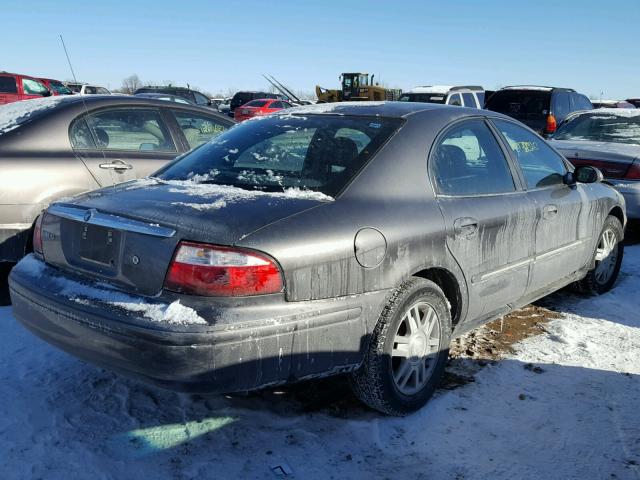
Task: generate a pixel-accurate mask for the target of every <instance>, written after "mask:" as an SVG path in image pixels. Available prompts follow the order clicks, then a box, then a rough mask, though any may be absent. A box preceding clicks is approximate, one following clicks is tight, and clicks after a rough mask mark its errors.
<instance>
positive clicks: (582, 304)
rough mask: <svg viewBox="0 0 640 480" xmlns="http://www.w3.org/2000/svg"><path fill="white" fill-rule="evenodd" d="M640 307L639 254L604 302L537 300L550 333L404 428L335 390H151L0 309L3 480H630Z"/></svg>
mask: <svg viewBox="0 0 640 480" xmlns="http://www.w3.org/2000/svg"><path fill="white" fill-rule="evenodd" d="M639 299H640V245H635V246H632V247H628V248H627V250H626V257H625V261H624V264H623V273H622V276H621V278H620V281H619V284H618V285H617V287H616V288H615V290H614V291H612V292H611V293H609V294H607V295H604V296H601V297H598V298H584V297H578V296H573V295H571V294H568V293H559V294H555V295H553V296H552V297H551V298H549V299H546V300H545V303H546V304H547V305H551V306H553V308H554V309H556V310H558V311H560V312H563V313H564V315H563V318H561V319H559V320H553V321H551V322H550V323H547V324H545V329H546V331H547V332H546V333H543V334H541V335H538V336H535V337H531V338H528V339H526V340H524V341H523V342H521V343H520V344H518V345H517V346H516V353H515V354H510V355H507V356H506V357H505V358H503V359H501V360H499V361H497V362H494V363H492V364H489V365H488V366H485V367H484V368H480V367H479V366H476V367H477V368H474V365H473V364H474V362H477V361H474V360H473V359H462V360H456V362H458V365H457V367H462V368H464V367H465V366H466V367H469V370H470V371H476V370H477V373H475V381H474V382H473V383H469V384H467V385H465V386H462V387H460V388H457V389H455V390H441V391H439V392H438V393H437V395H436V397H435V398H434V399H433V400H432V401H431V402H430V403H429V404H428V406H427V407H425V408H424V409H423V410H421V411H420V412H418V413H416V414H414V415H412V416H409V417H406V418H388V417H383V416H380V415H378V414H376V413H373V412H371V411H368V410H366V409H364V408H363V407H361V406H360V405H359V404H358V403H357V402H356V401H355V400H354V399H353V398H352V397H351V396H350V394H348V393H347V390H346V389H344V387H343V386H342V385H341V384H340V383H336V382H323V383H317V384H311V385H307V386H296V387H293V388H288V389H284V390H276V391H267V392H262V393H260V394H254V395H251V396H248V397H242V396H236V397H226V396H211V397H200V396H188V395H180V394H175V393H172V392H167V391H162V390H158V389H155V388H150V387H147V386H144V385H141V384H138V383H136V382H133V381H130V380H127V379H124V378H122V377H120V376H118V375H116V374H113V373H110V372H108V371H103V370H100V369H98V368H95V367H93V366H90V365H86V364H84V363H82V362H80V361H78V360H76V359H75V358H72V357H70V356H68V355H66V354H64V353H62V352H60V351H58V350H56V349H55V348H53V347H50V346H48V345H47V344H45V343H43V342H42V341H40V340H39V339H37V338H36V337H34V336H33V335H31V334H30V333H28V332H27V331H26V330H24V329H23V328H22V327H21V326H20V325H18V324H17V322H16V321H15V320H14V319H13V318H12V315H11V310H10V309H9V308H0V365H1V368H0V452H1V453H0V479H7V480H9V479H10V480H13V479H38V478H43V479H52V480H53V479H87V478H91V479H96V480H99V479H140V480H142V479H145V480H146V479H158V480H163V479H196V478H197V479H213V478H216V479H219V478H220V479H226V478H229V479H245V478H246V479H260V478H265V479H273V478H278V477H279V476H280V477H281V478H296V479H331V478H335V479H342V478H353V479H357V478H376V479H378V478H381V479H382V478H389V479H391V478H403V479H420V478H424V479H459V480H462V479H465V480H469V479H489V478H490V479H563V480H564V479H637V478H640V415H638V411H639V407H640V401H639V398H640V300H639ZM278 466H279V467H281V468H280V469H279V468H278ZM282 471H286V472H289V474H288V475H286V476H284V475H283V474H281V473H278V472H282Z"/></svg>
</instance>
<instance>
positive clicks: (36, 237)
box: [33, 215, 42, 255]
mask: <svg viewBox="0 0 640 480" xmlns="http://www.w3.org/2000/svg"><path fill="white" fill-rule="evenodd" d="M33 251H34V252H36V253H39V254H40V255H42V215H40V216H39V217H38V219H37V220H36V224H35V226H34V227H33Z"/></svg>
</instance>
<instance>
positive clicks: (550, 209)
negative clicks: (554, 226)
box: [542, 205, 558, 218]
mask: <svg viewBox="0 0 640 480" xmlns="http://www.w3.org/2000/svg"><path fill="white" fill-rule="evenodd" d="M557 214H558V206H557V205H545V206H544V208H543V209H542V217H543V218H551V217H553V216H554V215H557Z"/></svg>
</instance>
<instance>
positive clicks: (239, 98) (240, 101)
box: [229, 91, 285, 117]
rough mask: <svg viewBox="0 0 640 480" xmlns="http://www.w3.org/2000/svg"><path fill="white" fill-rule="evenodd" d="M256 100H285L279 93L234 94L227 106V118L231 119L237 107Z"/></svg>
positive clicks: (245, 92)
mask: <svg viewBox="0 0 640 480" xmlns="http://www.w3.org/2000/svg"><path fill="white" fill-rule="evenodd" d="M257 98H277V99H279V100H285V98H284V97H283V96H282V95H280V94H279V93H268V92H247V91H244V92H236V94H235V95H234V96H233V98H232V99H231V103H230V104H229V116H230V117H233V112H234V110H235V109H236V108H237V107H240V106H242V105H244V104H245V103H248V102H250V101H251V100H255V99H257Z"/></svg>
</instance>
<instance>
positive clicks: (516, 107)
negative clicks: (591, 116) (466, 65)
mask: <svg viewBox="0 0 640 480" xmlns="http://www.w3.org/2000/svg"><path fill="white" fill-rule="evenodd" d="M485 108H486V109H487V110H493V111H494V112H500V113H503V114H505V115H509V116H510V117H513V118H515V119H517V120H520V121H521V122H522V123H524V124H525V125H527V126H528V127H530V128H532V129H533V130H535V131H536V132H539V133H541V134H543V135H549V134H552V133H553V132H555V131H556V128H557V127H558V125H559V124H560V123H562V121H563V120H564V119H565V118H567V116H568V115H569V114H570V113H573V112H575V111H578V110H591V109H592V108H593V105H591V101H590V100H589V99H588V98H587V97H586V96H585V95H583V94H581V93H578V92H576V91H575V90H572V89H570V88H555V87H537V86H515V87H504V88H502V89H500V90H498V91H497V92H495V93H494V94H493V95H491V97H490V98H489V99H488V100H487V103H486V105H485Z"/></svg>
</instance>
